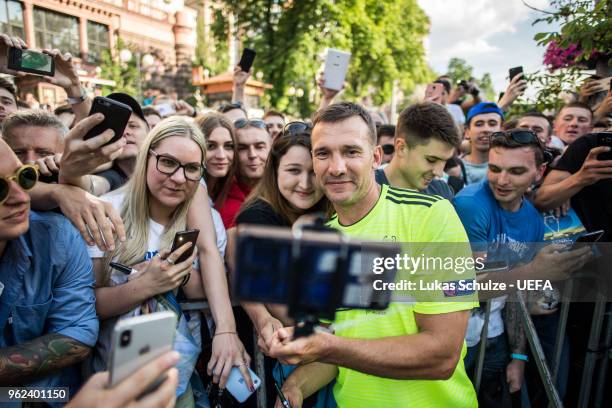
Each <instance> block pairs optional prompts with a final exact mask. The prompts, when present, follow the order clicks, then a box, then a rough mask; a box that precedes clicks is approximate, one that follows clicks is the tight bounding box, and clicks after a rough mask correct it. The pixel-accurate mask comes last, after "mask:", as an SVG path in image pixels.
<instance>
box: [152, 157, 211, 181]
mask: <svg viewBox="0 0 612 408" xmlns="http://www.w3.org/2000/svg"><path fill="white" fill-rule="evenodd" d="M149 153H151V154H152V155H153V157H155V158H156V159H157V163H156V167H157V171H159V172H160V173H162V174H165V175H167V176H172V175H173V174H174V173H176V171H177V170H178V169H180V168H182V169H183V174H184V175H185V178H186V179H187V180H191V181H199V180H200V179H201V178H202V175H203V174H204V166H202V164H201V163H187V164H181V162H179V161H178V160H176V159H175V158H173V157H170V156H166V155H164V154H158V153H155V151H153V149H149Z"/></svg>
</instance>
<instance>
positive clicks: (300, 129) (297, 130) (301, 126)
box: [281, 122, 312, 137]
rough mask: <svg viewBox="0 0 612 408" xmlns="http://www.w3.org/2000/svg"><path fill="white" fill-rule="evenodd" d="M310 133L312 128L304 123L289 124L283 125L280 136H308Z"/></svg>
mask: <svg viewBox="0 0 612 408" xmlns="http://www.w3.org/2000/svg"><path fill="white" fill-rule="evenodd" d="M311 131H312V126H311V125H310V124H308V123H306V122H289V123H287V124H286V125H285V127H283V131H282V133H281V135H283V136H293V137H295V136H298V135H304V134H305V135H308V136H310V132H311Z"/></svg>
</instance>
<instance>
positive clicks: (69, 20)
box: [34, 7, 81, 57]
mask: <svg viewBox="0 0 612 408" xmlns="http://www.w3.org/2000/svg"><path fill="white" fill-rule="evenodd" d="M34 34H35V35H36V47H38V48H49V49H53V48H57V49H58V50H60V51H62V52H69V53H71V54H72V55H74V56H77V57H78V56H80V55H81V50H80V47H79V19H78V18H76V17H71V16H68V15H66V14H60V13H56V12H54V11H50V10H45V9H42V8H38V7H34Z"/></svg>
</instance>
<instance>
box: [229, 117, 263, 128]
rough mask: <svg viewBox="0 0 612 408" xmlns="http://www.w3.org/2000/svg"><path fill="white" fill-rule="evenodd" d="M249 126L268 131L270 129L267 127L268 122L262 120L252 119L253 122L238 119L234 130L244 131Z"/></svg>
mask: <svg viewBox="0 0 612 408" xmlns="http://www.w3.org/2000/svg"><path fill="white" fill-rule="evenodd" d="M247 126H253V127H256V128H259V129H266V130H268V128H267V127H266V122H264V121H263V120H261V119H252V120H248V119H238V120H237V121H235V122H234V128H236V129H242V128H245V127H247Z"/></svg>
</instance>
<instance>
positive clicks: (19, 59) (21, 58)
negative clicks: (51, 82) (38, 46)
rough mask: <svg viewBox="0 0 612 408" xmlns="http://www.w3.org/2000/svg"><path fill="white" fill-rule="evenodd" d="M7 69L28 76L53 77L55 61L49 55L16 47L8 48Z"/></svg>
mask: <svg viewBox="0 0 612 408" xmlns="http://www.w3.org/2000/svg"><path fill="white" fill-rule="evenodd" d="M8 68H9V69H12V70H15V71H18V72H27V73H29V74H35V75H43V76H51V77H52V76H53V75H55V61H54V60H53V57H52V56H50V55H49V54H45V53H43V52H40V51H32V50H27V49H21V48H16V47H11V48H9V54H8Z"/></svg>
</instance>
